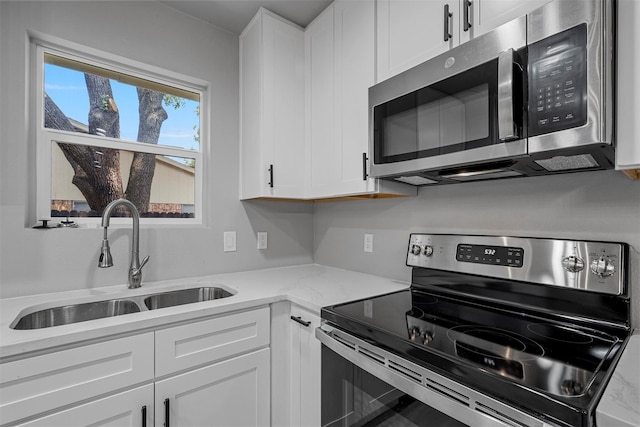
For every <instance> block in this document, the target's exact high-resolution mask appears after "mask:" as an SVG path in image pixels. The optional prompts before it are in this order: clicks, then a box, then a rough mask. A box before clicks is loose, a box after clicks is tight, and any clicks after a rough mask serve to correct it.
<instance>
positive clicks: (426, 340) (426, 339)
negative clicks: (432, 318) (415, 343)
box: [422, 331, 433, 345]
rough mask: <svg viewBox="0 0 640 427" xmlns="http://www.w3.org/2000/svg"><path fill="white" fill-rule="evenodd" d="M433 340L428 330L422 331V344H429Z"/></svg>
mask: <svg viewBox="0 0 640 427" xmlns="http://www.w3.org/2000/svg"><path fill="white" fill-rule="evenodd" d="M431 341H433V334H432V333H431V332H429V331H424V332H423V333H422V344H424V345H429V344H430V343H431Z"/></svg>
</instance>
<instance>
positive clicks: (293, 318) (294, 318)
mask: <svg viewBox="0 0 640 427" xmlns="http://www.w3.org/2000/svg"><path fill="white" fill-rule="evenodd" d="M291 320H293V321H295V322H298V323H300V324H301V325H303V326H307V327H308V326H309V325H311V322H307V321H306V320H302V317H300V316H291Z"/></svg>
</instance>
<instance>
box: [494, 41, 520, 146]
mask: <svg viewBox="0 0 640 427" xmlns="http://www.w3.org/2000/svg"><path fill="white" fill-rule="evenodd" d="M514 64H516V61H515V52H514V50H513V49H507V50H505V51H504V52H502V53H500V56H498V138H499V139H500V141H509V140H512V139H518V138H519V137H520V135H519V133H518V126H517V124H516V122H515V116H514V87H515V85H514V79H515V76H514V72H513V68H514Z"/></svg>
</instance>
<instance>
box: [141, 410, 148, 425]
mask: <svg viewBox="0 0 640 427" xmlns="http://www.w3.org/2000/svg"><path fill="white" fill-rule="evenodd" d="M142 427H147V405H145V406H143V407H142Z"/></svg>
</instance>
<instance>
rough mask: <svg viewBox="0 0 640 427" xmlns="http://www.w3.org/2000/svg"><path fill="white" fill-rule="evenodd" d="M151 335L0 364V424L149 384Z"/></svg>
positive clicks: (151, 369) (151, 348) (151, 367)
mask: <svg viewBox="0 0 640 427" xmlns="http://www.w3.org/2000/svg"><path fill="white" fill-rule="evenodd" d="M153 351H154V347H153V333H151V332H150V333H147V334H143V335H136V336H132V337H127V338H120V339H116V340H112V341H106V342H101V343H97V344H90V345H86V346H83V347H79V348H73V349H69V350H63V351H58V352H55V353H50V354H45V355H42V356H36V357H30V358H27V359H22V360H17V361H14V362H9V363H3V364H1V365H0V413H1V414H2V415H1V416H0V423H1V424H3V425H4V424H7V423H11V422H14V421H17V420H20V419H22V418H24V417H27V416H31V415H35V414H39V413H42V412H45V411H50V410H52V409H55V408H59V407H62V406H65V405H69V404H72V403H75V402H79V401H82V400H86V399H90V398H92V397H94V396H99V395H101V394H104V393H109V392H112V391H115V390H118V389H121V388H124V387H128V386H132V385H135V384H139V383H142V382H144V381H151V380H152V379H153V365H152V364H151V363H149V362H150V361H152V360H153Z"/></svg>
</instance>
